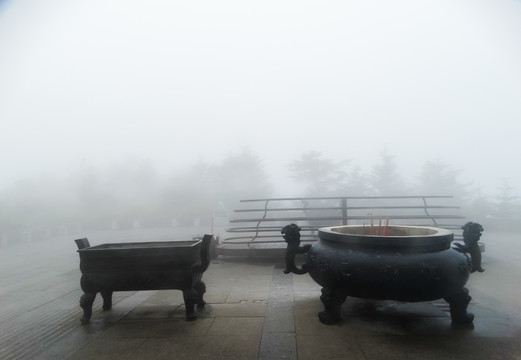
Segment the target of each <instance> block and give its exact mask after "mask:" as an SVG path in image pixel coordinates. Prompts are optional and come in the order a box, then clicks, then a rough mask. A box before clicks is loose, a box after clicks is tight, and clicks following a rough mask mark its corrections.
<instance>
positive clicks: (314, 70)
mask: <svg viewBox="0 0 521 360" xmlns="http://www.w3.org/2000/svg"><path fill="white" fill-rule="evenodd" d="M520 18H521V3H520V2H519V1H508V0H501V1H494V2H489V1H457V2H454V1H437V2H427V3H425V2H422V3H418V2H414V1H398V2H396V1H394V2H384V1H380V2H379V1H351V2H347V3H346V2H335V1H331V2H326V3H324V2H313V1H305V2H302V1H299V2H296V1H287V2H282V3H281V2H272V1H265V2H262V4H242V3H235V2H227V1H225V2H212V1H197V2H191V3H189V4H185V3H182V4H181V3H177V2H174V3H172V2H168V1H153V2H149V3H147V4H143V3H142V2H134V1H125V2H123V1H121V2H118V1H114V2H110V4H107V3H106V2H103V1H52V2H51V3H48V2H45V3H42V2H39V1H30V0H27V1H16V2H15V1H4V2H2V3H1V5H0V53H1V56H0V79H1V81H0V126H1V135H0V136H1V145H0V146H1V150H2V151H1V152H0V164H1V167H2V177H1V180H0V181H1V184H0V185H1V186H2V187H5V186H7V185H9V184H11V183H12V182H14V181H16V180H19V179H24V178H30V177H33V176H37V175H40V174H42V173H47V174H60V175H63V174H69V173H70V171H71V169H75V168H79V167H80V166H81V165H82V164H89V165H92V166H104V167H107V166H110V165H111V164H113V163H114V162H117V161H121V159H124V158H126V157H129V156H130V157H136V158H140V159H148V160H150V161H151V162H152V163H153V165H154V166H155V167H156V168H157V170H158V171H159V172H160V173H161V174H169V173H170V172H171V171H172V168H180V167H183V166H185V165H188V164H190V163H193V162H195V161H197V160H200V159H203V160H205V161H209V162H217V161H220V160H221V159H223V158H224V157H225V156H226V155H227V154H230V153H234V152H236V151H240V150H241V149H245V148H247V149H250V150H251V151H253V152H254V153H256V154H257V155H258V156H259V157H260V158H262V159H263V163H264V165H265V167H266V168H267V170H268V172H269V173H270V176H271V178H272V181H273V182H276V184H277V185H280V186H277V192H278V194H279V195H281V196H284V195H285V194H287V193H289V192H291V182H290V181H289V180H288V174H287V170H286V166H287V164H288V163H289V162H291V161H292V160H294V159H296V158H298V157H299V156H300V155H301V154H302V153H303V152H305V151H309V150H314V151H318V152H320V153H321V154H323V156H324V157H326V158H330V159H333V160H335V161H336V160H338V161H340V160H343V159H350V160H352V161H353V162H355V163H357V164H358V165H359V166H360V167H362V168H367V167H368V164H373V163H374V162H376V161H377V159H378V157H379V153H380V152H381V151H382V149H383V148H386V149H388V151H389V152H390V153H392V154H394V155H395V156H396V159H397V161H398V162H399V164H400V167H401V169H402V172H403V173H404V174H405V175H407V176H413V175H415V174H416V173H417V171H416V169H417V168H418V167H419V166H420V165H421V164H422V163H424V162H425V161H427V160H436V159H439V160H441V161H444V162H446V163H449V164H451V165H452V166H454V168H456V169H458V170H461V171H462V172H463V174H464V175H463V176H464V180H465V181H467V180H468V181H473V182H475V183H476V184H479V186H480V187H481V188H482V189H483V191H485V192H486V193H487V194H490V193H493V192H494V191H495V188H496V187H497V186H498V184H500V183H501V181H502V179H508V180H509V182H510V184H512V185H513V186H514V187H515V188H516V189H517V190H518V185H517V184H519V183H520V180H521V178H520V171H519V167H518V166H516V165H515V159H514V156H515V155H514V154H517V153H519V151H520V150H521V149H520V147H521V143H520V142H519V141H518V134H519V133H520V130H521V129H520V127H521V125H520V122H519V121H518V120H519V118H520V115H521V105H520V102H519V96H520V95H521V67H520V66H519V64H520V61H521V47H520V46H519V44H520V43H521V21H519V19H520Z"/></svg>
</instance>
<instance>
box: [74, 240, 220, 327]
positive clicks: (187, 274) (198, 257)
mask: <svg viewBox="0 0 521 360" xmlns="http://www.w3.org/2000/svg"><path fill="white" fill-rule="evenodd" d="M212 238H213V235H205V236H204V237H203V239H202V240H192V241H168V242H139V243H113V244H102V245H97V246H92V247H91V246H90V245H89V242H88V240H87V239H86V238H85V239H78V240H75V242H76V244H77V246H78V253H79V255H80V270H81V273H82V276H81V282H80V283H81V289H82V290H83V292H84V294H83V295H82V297H81V299H80V306H81V307H82V308H83V317H82V319H81V322H82V324H87V323H88V322H89V320H90V318H91V315H92V304H93V302H94V299H95V297H96V294H97V293H98V292H99V293H101V296H102V297H103V310H110V309H111V307H112V293H113V292H114V291H130V290H166V289H176V290H181V291H182V292H183V298H184V302H185V306H186V319H187V320H194V319H195V318H196V314H195V305H197V306H198V307H204V305H205V302H204V300H203V294H204V293H205V291H206V286H205V284H204V282H203V281H202V280H201V278H202V275H203V272H204V271H206V269H207V268H208V266H209V264H210V249H209V247H210V242H211V240H212Z"/></svg>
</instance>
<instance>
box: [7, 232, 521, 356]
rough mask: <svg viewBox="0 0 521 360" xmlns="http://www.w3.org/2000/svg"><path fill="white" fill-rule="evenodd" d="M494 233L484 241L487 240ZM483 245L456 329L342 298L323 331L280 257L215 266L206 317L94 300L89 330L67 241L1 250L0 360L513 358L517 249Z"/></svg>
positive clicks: (308, 297) (135, 295)
mask: <svg viewBox="0 0 521 360" xmlns="http://www.w3.org/2000/svg"><path fill="white" fill-rule="evenodd" d="M491 236H492V235H487V237H486V238H485V240H486V239H487V238H490V237H491ZM517 240H518V239H517V235H515V234H498V235H495V236H494V240H491V241H490V244H487V250H486V252H485V253H484V256H483V258H484V266H485V268H486V271H485V273H483V274H472V275H471V279H470V280H469V283H468V288H469V290H470V295H471V296H472V298H473V299H472V301H471V303H470V305H469V311H471V312H473V313H474V314H475V320H474V323H473V324H472V325H469V326H453V325H452V324H451V321H450V316H449V314H448V306H447V304H446V303H445V302H444V301H443V300H438V301H434V302H421V303H400V302H393V301H371V300H367V299H356V298H348V299H347V301H346V303H345V304H344V305H343V307H342V312H343V314H342V315H343V321H342V322H341V323H339V324H336V325H324V324H321V323H320V322H319V321H318V318H317V313H318V312H319V311H321V310H322V304H321V302H320V299H319V297H320V287H319V286H318V285H317V284H315V283H314V281H313V280H312V279H311V278H310V277H309V276H308V275H291V274H290V275H286V274H284V273H283V271H282V270H283V265H282V263H283V259H270V258H235V257H223V256H220V257H218V258H217V259H215V260H213V261H212V263H211V264H210V267H209V269H208V270H207V271H206V272H205V273H204V276H203V280H204V282H205V283H206V287H207V292H206V294H205V300H206V302H207V305H206V307H205V308H203V309H200V310H198V311H197V314H198V319H197V320H195V321H190V322H187V321H185V310H184V305H183V297H182V293H181V292H180V291H176V290H163V291H136V292H116V293H114V301H113V308H112V310H111V311H103V310H102V309H101V298H100V297H99V295H98V298H96V301H95V303H94V308H93V315H92V319H91V322H90V323H89V324H87V325H84V326H82V325H81V324H80V321H79V320H80V318H81V314H82V311H81V309H80V308H79V306H78V301H79V298H80V296H81V294H82V292H81V290H80V286H79V279H80V275H81V274H80V271H79V267H78V265H79V258H78V256H77V253H76V252H75V245H74V244H73V242H72V240H70V241H69V239H67V240H65V239H56V240H53V241H49V242H41V243H33V244H20V245H17V246H12V247H4V248H0V250H1V254H0V264H1V265H0V270H1V272H0V299H1V304H2V306H1V309H0V330H1V331H0V359H2V360H4V359H5V360H7V359H96V360H98V359H111V360H114V359H299V360H303V359H364V360H372V359H422V360H427V359H486V360H490V359H521V341H520V340H521V320H520V319H521V301H520V300H519V299H521V297H520V296H521V293H520V290H519V286H518V278H519V277H518V275H520V274H521V266H520V265H519V263H520V262H519V259H520V258H519V256H520V255H521V246H520V245H518V243H519V242H518V241H517Z"/></svg>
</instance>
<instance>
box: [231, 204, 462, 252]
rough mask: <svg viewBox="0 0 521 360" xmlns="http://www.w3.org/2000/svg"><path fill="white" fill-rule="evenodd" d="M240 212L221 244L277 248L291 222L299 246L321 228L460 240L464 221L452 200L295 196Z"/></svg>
mask: <svg viewBox="0 0 521 360" xmlns="http://www.w3.org/2000/svg"><path fill="white" fill-rule="evenodd" d="M240 202H241V205H243V207H242V208H241V209H237V210H234V213H235V215H236V216H235V217H234V218H232V219H230V223H232V224H237V225H240V226H234V227H230V228H228V229H226V231H227V232H228V233H230V234H236V235H235V236H229V237H226V238H225V239H222V240H221V244H240V245H245V244H247V245H252V244H263V243H264V244H274V243H283V239H282V236H281V234H280V230H281V228H282V227H283V226H284V225H287V224H289V223H295V224H297V225H299V226H300V227H301V228H302V231H301V239H302V241H314V240H317V239H318V232H317V230H318V229H319V228H321V227H324V226H335V225H357V224H360V225H362V224H369V223H374V224H375V226H376V225H377V224H378V223H381V222H382V221H385V222H386V223H389V224H391V225H417V226H435V227H441V228H445V229H450V230H453V231H454V232H455V237H456V238H459V237H461V234H460V228H461V225H463V223H464V219H465V217H464V216H462V215H461V214H460V213H459V209H460V207H459V206H456V205H454V204H453V202H454V199H453V197H452V196H435V195H433V196H359V197H295V198H269V199H249V200H241V201H240Z"/></svg>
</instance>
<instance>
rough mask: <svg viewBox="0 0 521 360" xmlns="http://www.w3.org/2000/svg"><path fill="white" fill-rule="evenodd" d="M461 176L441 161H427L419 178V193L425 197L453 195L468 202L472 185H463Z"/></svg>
mask: <svg viewBox="0 0 521 360" xmlns="http://www.w3.org/2000/svg"><path fill="white" fill-rule="evenodd" d="M459 174H460V171H458V170H454V169H453V168H452V167H451V166H450V165H449V164H446V163H444V162H442V161H441V160H434V161H427V162H425V163H424V165H423V166H422V168H421V170H420V174H419V176H418V180H419V191H420V193H421V194H425V195H453V196H457V197H458V198H460V199H462V200H466V199H467V198H468V196H469V190H468V187H469V186H470V184H463V183H461V182H460V181H459V179H458V176H459Z"/></svg>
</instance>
